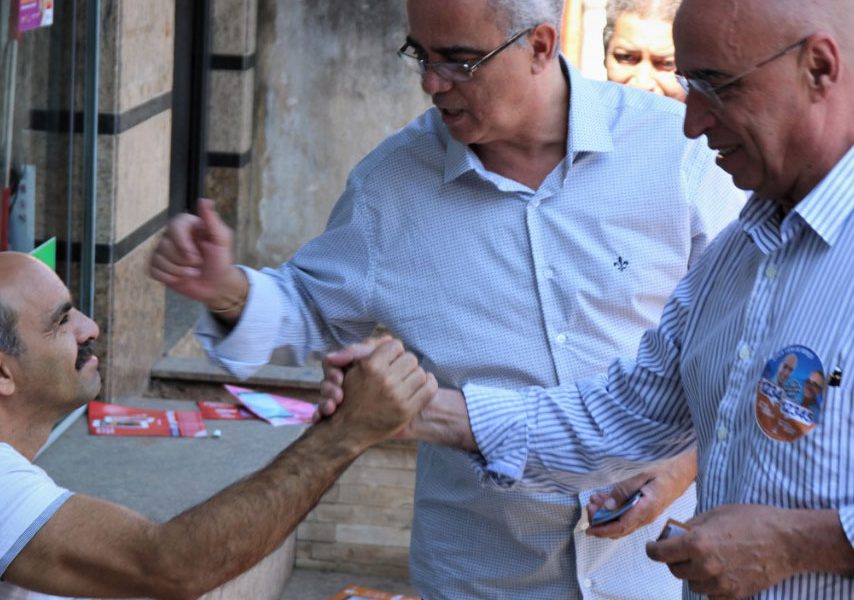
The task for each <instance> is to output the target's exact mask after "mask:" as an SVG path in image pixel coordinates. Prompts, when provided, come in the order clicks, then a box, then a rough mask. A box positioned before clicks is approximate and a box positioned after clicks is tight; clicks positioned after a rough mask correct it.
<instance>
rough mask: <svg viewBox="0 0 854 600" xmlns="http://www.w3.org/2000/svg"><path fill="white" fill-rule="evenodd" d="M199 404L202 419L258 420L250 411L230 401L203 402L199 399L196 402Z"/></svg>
mask: <svg viewBox="0 0 854 600" xmlns="http://www.w3.org/2000/svg"><path fill="white" fill-rule="evenodd" d="M196 404H198V405H199V410H200V411H202V418H203V419H211V420H214V421H247V420H253V421H260V420H261V419H260V418H259V417H256V416H255V415H253V414H252V413H251V412H249V411H248V410H246V409H245V408H243V407H242V406H240V405H239V404H232V403H231V402H205V401H203V400H199V401H198V402H196Z"/></svg>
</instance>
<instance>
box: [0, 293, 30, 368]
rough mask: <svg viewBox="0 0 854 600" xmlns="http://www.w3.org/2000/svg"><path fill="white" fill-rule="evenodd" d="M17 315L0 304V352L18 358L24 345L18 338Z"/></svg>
mask: <svg viewBox="0 0 854 600" xmlns="http://www.w3.org/2000/svg"><path fill="white" fill-rule="evenodd" d="M17 324H18V315H17V314H15V311H14V310H12V309H11V308H9V307H8V306H6V305H4V304H3V303H2V302H0V352H3V353H4V354H9V355H11V356H20V355H21V354H23V352H24V343H23V342H22V341H21V338H20V336H18V331H17V327H16V326H17Z"/></svg>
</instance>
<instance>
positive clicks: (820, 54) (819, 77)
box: [804, 31, 841, 100]
mask: <svg viewBox="0 0 854 600" xmlns="http://www.w3.org/2000/svg"><path fill="white" fill-rule="evenodd" d="M804 55H805V64H804V66H805V67H806V69H807V74H808V75H807V85H808V86H809V90H810V96H811V97H812V98H813V99H816V100H818V99H821V98H824V97H825V96H827V94H828V93H829V92H830V88H831V87H832V86H833V84H835V83H836V82H837V81H838V80H839V73H840V70H841V60H840V57H839V45H838V44H837V43H836V40H835V39H833V36H832V35H830V34H829V33H825V32H822V31H819V32H817V33H814V34H813V35H811V36H810V37H809V39H808V40H807V42H806V44H805V45H804Z"/></svg>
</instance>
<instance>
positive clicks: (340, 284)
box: [151, 0, 744, 600]
mask: <svg viewBox="0 0 854 600" xmlns="http://www.w3.org/2000/svg"><path fill="white" fill-rule="evenodd" d="M563 4H564V2H563V0H409V1H408V2H407V15H408V31H407V35H406V38H405V43H404V44H403V45H402V47H401V48H400V51H399V54H400V58H401V61H402V62H403V63H404V64H407V65H408V66H410V67H412V68H413V69H414V70H415V71H416V72H417V73H419V74H420V84H421V87H422V89H423V90H424V92H425V93H426V94H428V95H429V96H430V97H431V99H432V101H433V104H434V105H435V106H434V108H432V109H431V110H429V111H427V112H425V113H424V114H422V115H421V116H419V117H418V118H416V119H415V120H414V121H412V122H411V123H410V124H408V125H407V126H406V127H404V128H403V129H402V130H401V131H399V132H397V133H395V134H393V135H392V136H390V137H389V138H387V139H386V140H385V141H384V142H382V143H381V144H380V146H379V147H378V148H376V149H375V150H374V151H372V152H371V153H370V154H369V155H368V156H367V157H365V159H364V160H362V161H361V162H360V164H359V165H357V166H356V167H355V169H354V170H353V172H352V173H351V175H350V178H349V180H348V184H347V188H346V190H345V191H344V193H343V195H342V197H341V198H340V200H339V202H338V204H337V206H336V207H335V209H334V211H333V213H332V215H331V217H330V221H329V223H328V226H327V229H326V231H325V232H324V233H323V234H321V235H320V236H319V237H317V238H315V239H314V240H312V241H310V242H308V243H307V244H306V245H305V246H303V248H301V249H300V251H299V252H298V253H297V254H296V256H295V257H294V258H293V259H292V260H290V261H289V262H288V263H286V264H283V265H281V266H280V267H279V268H277V269H264V270H262V271H256V270H252V269H248V268H239V267H237V266H235V265H232V254H231V245H230V238H231V233H230V231H229V230H228V229H227V228H226V227H225V226H224V225H223V224H222V223H221V222H220V221H219V219H218V218H217V217H216V214H215V213H214V212H213V211H212V209H211V206H210V204H208V203H206V202H202V204H201V206H200V211H199V215H181V216H178V217H177V218H176V219H174V220H173V221H172V223H171V224H170V226H169V227H168V228H167V231H166V235H165V236H164V238H163V239H162V241H161V242H160V245H159V247H158V249H157V251H156V252H155V255H154V257H153V258H152V261H151V272H152V275H153V276H154V277H155V278H156V279H158V280H160V281H162V282H164V283H165V284H167V285H169V286H171V287H172V288H174V289H175V290H176V291H178V292H180V293H182V294H185V295H187V296H189V297H191V298H193V299H195V300H198V301H200V302H203V303H204V304H205V305H206V306H207V308H208V309H209V314H206V315H205V316H204V317H203V320H202V322H201V324H200V327H199V333H200V335H201V339H202V342H203V344H204V345H205V346H206V348H207V349H208V350H209V352H210V353H211V355H212V356H213V357H214V358H215V359H216V360H217V361H218V362H219V363H220V364H222V365H224V366H225V367H227V368H229V369H231V370H232V371H233V372H234V373H236V374H239V375H248V374H250V373H251V372H253V370H255V369H256V368H258V367H260V366H261V365H263V364H265V363H266V362H267V361H268V360H269V357H270V355H271V352H272V351H273V349H274V348H275V347H278V346H286V347H287V348H288V350H289V351H290V356H293V357H294V360H295V361H301V360H304V359H305V358H306V357H307V356H308V355H310V354H311V353H317V352H324V351H327V350H329V349H331V348H335V347H337V346H339V345H342V344H345V343H350V342H355V341H359V340H361V339H362V338H363V337H366V336H367V335H368V334H370V333H371V331H372V330H373V329H374V327H375V326H376V325H377V324H379V323H381V324H383V325H385V326H386V327H387V328H389V329H390V330H391V331H393V332H394V333H395V334H397V335H398V336H400V337H401V339H402V340H403V341H404V343H405V344H406V345H407V346H408V347H409V348H411V349H412V350H413V352H415V353H416V354H417V355H419V356H421V357H423V360H424V361H425V362H426V363H428V364H429V365H431V369H432V370H433V372H434V373H435V374H436V376H437V377H438V378H439V379H440V380H441V381H442V383H443V384H444V385H449V386H459V385H461V384H462V383H463V382H465V381H470V380H474V381H477V382H479V383H482V384H492V385H506V386H522V385H534V384H538V385H556V384H558V383H560V382H562V381H569V380H572V379H574V378H576V377H579V376H582V375H586V374H592V373H595V372H596V371H598V370H599V369H601V368H604V367H605V365H606V364H607V360H608V358H609V357H610V356H613V355H614V354H615V353H620V352H628V351H630V350H631V349H633V348H634V347H635V345H636V344H637V340H638V338H639V337H640V335H641V333H642V332H643V331H644V330H645V329H646V328H648V327H652V326H654V325H655V324H656V323H657V320H658V317H659V315H660V312H661V307H662V306H663V303H664V301H665V300H666V298H667V296H668V295H669V294H670V292H671V291H672V289H673V286H674V285H675V284H676V282H677V281H678V279H679V278H680V277H681V276H682V275H684V273H685V272H686V270H687V269H688V267H689V265H690V264H692V263H693V262H694V261H695V260H696V259H697V258H698V257H699V256H700V254H701V252H702V250H703V249H704V248H705V246H706V244H707V242H708V241H710V240H711V239H712V238H713V237H714V236H715V234H716V233H717V232H718V231H719V230H720V229H721V228H722V227H723V226H724V225H725V224H726V223H728V222H729V221H730V220H732V219H733V218H734V217H735V216H736V214H737V212H738V209H739V208H740V207H741V205H742V204H743V201H744V196H743V194H742V193H741V192H739V191H738V190H737V189H735V188H734V187H733V186H732V184H731V183H730V181H729V178H728V177H727V176H726V174H725V173H723V172H722V171H720V170H719V169H717V168H716V167H715V164H714V155H713V153H711V152H709V150H708V149H707V148H705V146H704V144H703V143H702V142H701V141H696V142H690V141H688V140H686V139H685V138H684V137H683V136H682V134H681V131H680V128H681V117H682V114H683V112H684V106H682V105H681V104H679V103H677V102H674V101H672V100H670V99H667V98H661V97H656V96H653V95H652V94H648V93H646V92H641V91H638V90H633V89H629V88H626V87H625V86H620V85H616V84H611V83H600V82H593V81H588V80H586V79H584V78H583V77H582V76H581V75H580V74H579V73H578V72H577V71H576V70H575V69H573V68H572V67H571V66H570V65H569V64H568V62H567V61H566V60H565V59H564V58H563V57H561V56H559V54H558V51H557V49H558V47H559V35H558V32H559V30H560V24H561V11H562V7H563ZM366 68H367V69H370V65H369V64H367V63H366ZM401 68H403V66H402V67H401ZM413 83H415V81H413ZM378 93H379V91H378ZM518 408H519V410H523V406H521V405H520V406H519V407H518ZM494 416H495V418H497V419H501V418H502V415H501V414H500V413H496V414H495V415H494ZM694 468H695V465H694V457H693V455H692V454H687V455H686V456H685V457H684V459H683V460H682V461H681V462H680V461H674V462H673V463H671V464H668V465H667V466H666V467H659V468H656V469H652V470H650V471H649V472H648V473H645V474H644V475H643V476H641V477H638V478H636V479H633V480H632V482H630V483H629V484H627V485H629V486H630V487H631V486H634V488H635V489H637V488H642V489H643V492H644V497H643V499H642V500H641V502H640V503H639V504H638V505H637V506H636V507H635V508H634V509H633V510H632V511H631V512H630V513H628V514H627V515H625V517H624V518H623V519H621V520H620V521H619V522H618V523H613V524H611V525H606V526H604V527H601V528H600V527H597V528H591V529H590V530H589V531H590V532H593V531H594V530H595V531H598V533H599V535H608V536H613V535H619V534H623V533H626V532H628V531H631V530H633V529H635V528H637V527H638V526H640V525H643V524H646V523H650V522H651V521H652V520H653V519H655V518H656V517H657V516H658V514H659V513H660V512H661V511H662V510H664V509H665V508H666V507H667V506H668V505H670V504H671V503H672V502H673V501H674V500H676V499H677V498H679V497H680V494H682V493H683V492H684V491H685V489H686V487H687V486H689V485H690V483H691V481H692V480H693V473H694ZM620 477H621V476H620V475H619V474H617V473H615V472H610V471H607V470H603V471H601V472H599V473H596V474H594V475H591V476H590V477H589V478H588V479H587V480H586V481H585V482H583V484H582V485H581V486H574V487H572V488H570V489H564V488H549V489H539V490H533V491H530V492H526V491H525V490H520V489H517V490H505V489H503V488H501V487H500V486H496V485H492V484H490V483H488V482H484V480H483V478H482V473H481V466H480V465H479V463H478V462H477V461H476V460H473V459H472V457H471V456H469V455H468V454H464V453H460V452H456V451H452V450H449V449H447V448H441V447H438V446H434V445H429V444H422V445H421V446H420V447H419V453H418V467H417V473H416V479H417V482H416V489H415V511H414V512H415V514H414V520H413V526H412V543H411V546H410V573H411V576H412V580H413V583H414V584H415V586H416V588H417V589H418V591H419V593H420V594H421V595H422V596H423V597H424V598H427V599H428V600H442V599H449V600H450V599H453V600H459V599H466V598H501V597H513V598H525V599H526V600H537V599H542V600H553V599H554V598H581V597H582V596H583V597H585V598H597V599H605V598H614V597H618V598H624V599H625V598H635V599H637V600H646V599H648V598H651V597H654V598H659V599H664V598H674V597H678V595H679V593H680V592H679V586H678V582H676V581H675V580H673V579H672V578H671V577H669V575H668V573H667V572H666V570H665V569H663V568H661V567H657V566H655V565H653V566H652V567H657V568H651V567H650V566H649V563H648V562H644V564H643V565H635V564H634V563H632V562H626V561H632V560H633V558H632V557H633V556H635V555H636V554H637V552H638V551H640V550H641V549H642V547H643V543H644V541H645V540H646V539H647V538H648V537H649V535H651V533H650V532H648V531H647V532H644V531H641V532H638V533H637V534H636V535H634V536H631V537H630V538H628V539H622V540H605V539H597V538H594V537H592V536H589V535H587V533H586V532H585V531H584V530H583V528H584V522H583V520H582V519H580V517H581V507H582V506H583V505H584V504H585V503H586V494H587V493H588V492H589V489H590V488H595V487H599V486H603V485H609V484H613V483H614V482H615V481H618V480H619V479H620ZM692 511H693V492H692V491H690V490H689V492H688V493H687V494H685V495H684V496H683V497H682V498H681V499H680V500H678V502H677V506H675V507H673V508H672V509H671V512H673V513H674V514H681V515H683V516H687V515H690V514H691V513H692ZM656 528H660V526H654V527H653V529H656ZM627 564H631V565H632V566H631V568H627V567H626V565H627Z"/></svg>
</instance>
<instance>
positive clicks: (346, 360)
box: [324, 335, 392, 368]
mask: <svg viewBox="0 0 854 600" xmlns="http://www.w3.org/2000/svg"><path fill="white" fill-rule="evenodd" d="M391 339H392V338H391V336H388V335H384V336H382V337H380V338H368V339H367V340H365V341H363V342H358V343H356V344H350V345H349V346H346V347H344V348H341V349H340V350H338V351H336V352H332V353H330V354H327V355H326V358H325V360H324V362H325V363H327V364H328V365H329V366H332V367H339V368H343V367H347V366H349V365H351V364H353V363H354V362H355V361H357V360H359V359H362V358H365V357H366V356H369V355H370V354H371V353H372V352H373V351H374V349H375V348H377V347H378V346H379V345H380V344H382V343H384V342H387V341H390V340H391Z"/></svg>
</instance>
